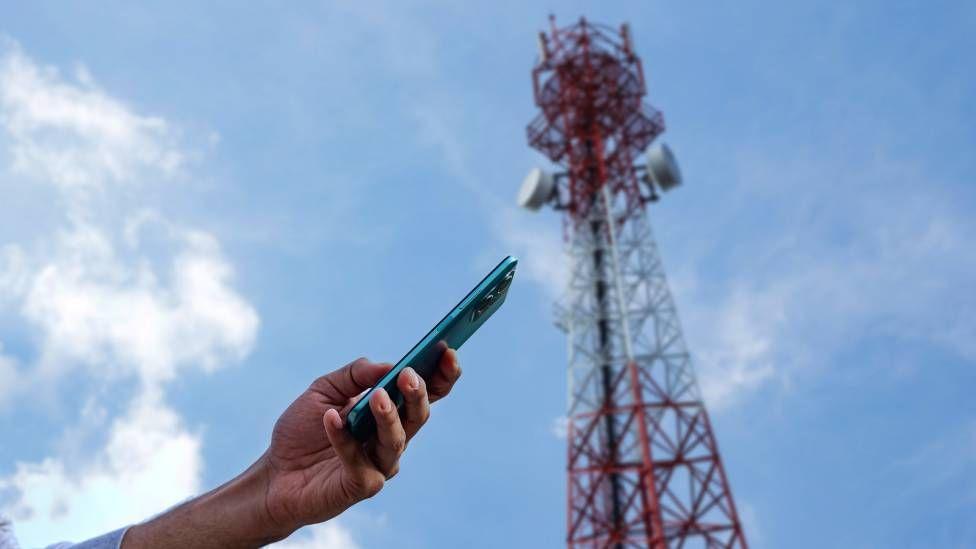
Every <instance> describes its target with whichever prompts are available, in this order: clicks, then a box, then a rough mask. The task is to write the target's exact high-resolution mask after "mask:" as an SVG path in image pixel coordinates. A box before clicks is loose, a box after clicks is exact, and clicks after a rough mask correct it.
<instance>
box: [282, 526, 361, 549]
mask: <svg viewBox="0 0 976 549" xmlns="http://www.w3.org/2000/svg"><path fill="white" fill-rule="evenodd" d="M271 547H276V548H277V549H358V547H359V545H357V544H356V542H355V541H353V539H352V536H351V535H350V534H349V531H348V530H347V529H346V528H345V527H343V526H341V525H340V524H338V523H336V522H324V523H322V524H316V525H314V526H308V527H305V528H303V529H302V530H300V531H299V532H297V533H295V534H293V535H292V536H291V537H290V538H288V539H286V540H284V541H280V542H278V543H275V544H273V545H271Z"/></svg>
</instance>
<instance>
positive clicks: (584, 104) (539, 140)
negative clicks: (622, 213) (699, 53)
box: [527, 17, 664, 221]
mask: <svg viewBox="0 0 976 549" xmlns="http://www.w3.org/2000/svg"><path fill="white" fill-rule="evenodd" d="M532 83H533V91H534V95H535V103H536V105H538V106H539V109H540V113H539V114H538V115H537V116H536V118H535V119H534V120H533V121H532V122H531V123H530V124H529V126H528V128H527V134H528V140H529V144H530V145H531V146H532V147H534V148H535V149H537V150H539V151H540V152H542V153H543V154H544V155H546V156H547V157H548V158H549V159H550V160H552V162H554V163H555V164H557V165H559V166H560V167H561V168H563V169H565V173H563V174H557V175H560V176H563V179H565V180H566V181H565V185H558V184H557V185H555V186H554V188H555V191H554V193H553V195H552V197H551V200H552V201H553V205H554V206H555V207H556V208H558V209H565V210H567V211H568V213H569V215H570V217H572V218H573V219H575V220H577V221H578V220H580V219H582V218H583V217H585V215H586V212H587V211H588V210H589V207H590V205H591V204H592V202H593V200H594V197H595V196H596V193H597V192H598V191H601V188H602V187H603V186H604V185H606V186H608V188H609V190H610V192H611V193H612V194H613V195H614V196H616V195H617V194H618V193H626V199H627V201H628V203H629V204H630V206H631V209H632V208H637V207H642V206H643V205H644V203H645V202H646V201H648V200H651V199H653V198H655V196H656V195H655V194H654V188H653V186H652V185H649V184H645V185H642V184H641V183H642V182H643V180H645V179H648V178H647V177H638V171H637V167H635V166H634V161H635V160H636V159H637V158H638V157H639V156H640V155H641V153H643V152H644V150H645V149H646V148H647V147H648V146H649V145H650V144H651V142H652V141H654V139H655V138H656V137H657V136H658V135H660V134H661V133H662V132H663V131H664V118H663V116H662V115H661V113H660V112H658V111H657V110H655V109H654V108H652V107H651V106H649V105H647V104H644V103H643V102H642V99H643V97H644V95H646V93H647V86H646V83H645V81H644V72H643V70H642V68H641V62H640V59H639V58H638V57H637V55H636V54H635V53H634V48H633V43H632V41H631V37H630V31H629V29H628V27H627V25H626V24H624V25H621V26H620V28H619V29H614V28H612V27H609V26H606V25H600V24H594V23H591V22H589V21H587V20H586V19H585V18H580V19H579V21H578V22H576V23H574V24H571V25H569V26H566V27H562V28H559V27H557V26H556V23H555V18H554V17H550V29H549V32H548V33H546V32H541V33H539V59H538V62H537V64H536V65H535V67H534V68H533V69H532ZM652 175H653V174H652ZM530 194H531V193H530Z"/></svg>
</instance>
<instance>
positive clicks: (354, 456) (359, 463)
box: [322, 408, 385, 500]
mask: <svg viewBox="0 0 976 549" xmlns="http://www.w3.org/2000/svg"><path fill="white" fill-rule="evenodd" d="M322 422H323V423H324V424H325V434H326V436H327V437H328V438H329V442H330V443H331V444H332V448H333V449H335V452H336V455H338V456H339V461H341V462H342V466H343V468H344V469H345V470H346V472H347V473H348V475H349V476H348V478H349V480H350V482H351V484H352V486H351V490H352V494H351V496H352V499H354V500H355V499H362V498H371V497H373V496H375V495H376V494H377V493H378V492H379V491H380V490H381V489H382V488H383V482H384V480H385V477H384V475H383V473H381V472H380V471H377V470H376V468H375V467H374V466H373V464H372V462H371V461H370V460H369V458H367V457H366V454H365V453H364V452H363V446H362V444H360V443H359V441H358V440H356V439H355V438H353V436H352V434H350V433H349V432H348V431H346V429H344V428H343V423H342V417H340V416H339V412H338V411H336V410H335V409H334V408H330V409H329V410H327V411H326V412H325V415H323V416H322Z"/></svg>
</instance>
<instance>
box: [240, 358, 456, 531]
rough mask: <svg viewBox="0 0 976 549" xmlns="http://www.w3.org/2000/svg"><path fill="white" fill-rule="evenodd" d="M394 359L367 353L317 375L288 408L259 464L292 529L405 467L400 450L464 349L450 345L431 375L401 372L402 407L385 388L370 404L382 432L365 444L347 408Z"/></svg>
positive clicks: (278, 520) (273, 517) (271, 504)
mask: <svg viewBox="0 0 976 549" xmlns="http://www.w3.org/2000/svg"><path fill="white" fill-rule="evenodd" d="M390 368H392V365H390V364H377V363H373V362H370V361H368V360H366V359H365V358H360V359H358V360H356V361H354V362H352V363H350V364H348V365H346V366H344V367H343V368H340V369H339V370H336V371H334V372H332V373H329V374H326V375H324V376H322V377H320V378H318V379H317V380H315V381H314V382H313V383H312V384H311V386H309V388H308V389H307V390H306V391H305V392H304V393H302V395H301V396H300V397H298V399H296V400H295V401H294V402H293V403H292V404H291V405H290V406H289V407H288V408H287V409H286V410H285V412H284V413H283V414H282V415H281V417H280V418H279V419H278V421H277V423H276V424H275V427H274V431H273V433H272V436H271V446H270V447H269V448H268V451H267V452H266V453H265V454H264V456H262V457H261V459H260V460H259V463H258V464H256V465H259V466H260V468H261V469H262V470H263V473H264V476H265V477H266V479H267V491H266V496H265V507H266V510H267V515H268V518H269V519H270V521H271V523H272V524H273V525H274V527H275V528H277V529H280V530H281V531H282V533H284V535H288V534H289V533H291V532H292V531H294V530H295V529H297V528H300V527H301V526H303V525H306V524H313V523H318V522H322V521H325V520H328V519H330V518H332V517H335V516H336V515H338V514H339V513H341V512H343V511H344V510H345V509H347V508H349V507H350V506H352V505H353V504H355V503H357V502H359V501H362V500H364V499H367V498H370V497H372V496H374V495H375V494H376V493H378V492H379V491H380V490H381V489H382V488H383V484H384V482H385V481H386V480H389V479H390V478H392V477H393V476H394V475H396V474H397V472H398V471H399V459H400V455H401V454H402V453H403V451H404V449H405V448H406V445H407V443H408V442H409V441H410V439H411V438H412V437H413V436H414V435H416V434H417V431H419V430H420V428H421V427H422V426H423V425H424V423H425V422H426V421H427V418H428V416H429V415H430V408H429V406H430V402H434V401H436V400H438V399H440V398H443V397H444V396H446V395H447V394H448V393H449V392H450V391H451V388H452V387H453V385H454V383H455V382H456V381H457V379H458V377H460V375H461V369H460V367H459V366H458V362H457V354H456V353H455V352H454V350H452V349H448V350H447V351H445V352H444V354H443V355H442V357H441V359H440V363H439V364H438V368H437V370H436V371H435V373H434V375H433V376H432V377H431V379H430V380H429V381H428V382H425V381H424V379H423V378H421V377H420V376H419V375H417V373H416V372H414V371H413V369H411V368H407V369H405V370H404V371H403V372H401V373H400V375H399V376H398V378H397V387H398V388H399V390H400V392H401V393H402V394H403V400H404V404H403V408H402V409H401V410H399V411H398V410H397V409H396V406H395V405H394V403H393V402H392V400H391V399H390V396H389V395H388V394H387V392H386V391H384V390H383V389H379V390H377V391H374V392H373V394H372V395H371V397H370V402H369V407H370V409H371V410H372V412H373V415H374V416H375V417H376V426H377V429H376V431H377V432H376V435H375V436H373V437H372V438H371V439H370V440H369V441H368V442H366V443H361V442H359V441H357V440H356V439H355V438H353V436H352V435H351V434H350V433H349V431H347V430H346V429H345V426H344V422H345V413H346V412H347V411H348V410H349V409H350V408H351V407H352V405H353V404H354V403H355V401H356V399H357V397H359V395H360V394H361V393H362V392H363V391H364V390H366V389H368V388H369V387H372V386H373V385H374V384H375V383H376V382H377V381H378V380H379V379H380V378H381V377H383V375H385V374H386V373H387V372H389V370H390Z"/></svg>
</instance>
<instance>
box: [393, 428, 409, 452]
mask: <svg viewBox="0 0 976 549" xmlns="http://www.w3.org/2000/svg"><path fill="white" fill-rule="evenodd" d="M390 447H391V448H393V451H394V452H396V454H397V455H400V454H402V453H403V451H404V450H406V449H407V437H406V435H405V434H403V433H400V436H398V437H396V438H394V439H393V440H392V441H390Z"/></svg>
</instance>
